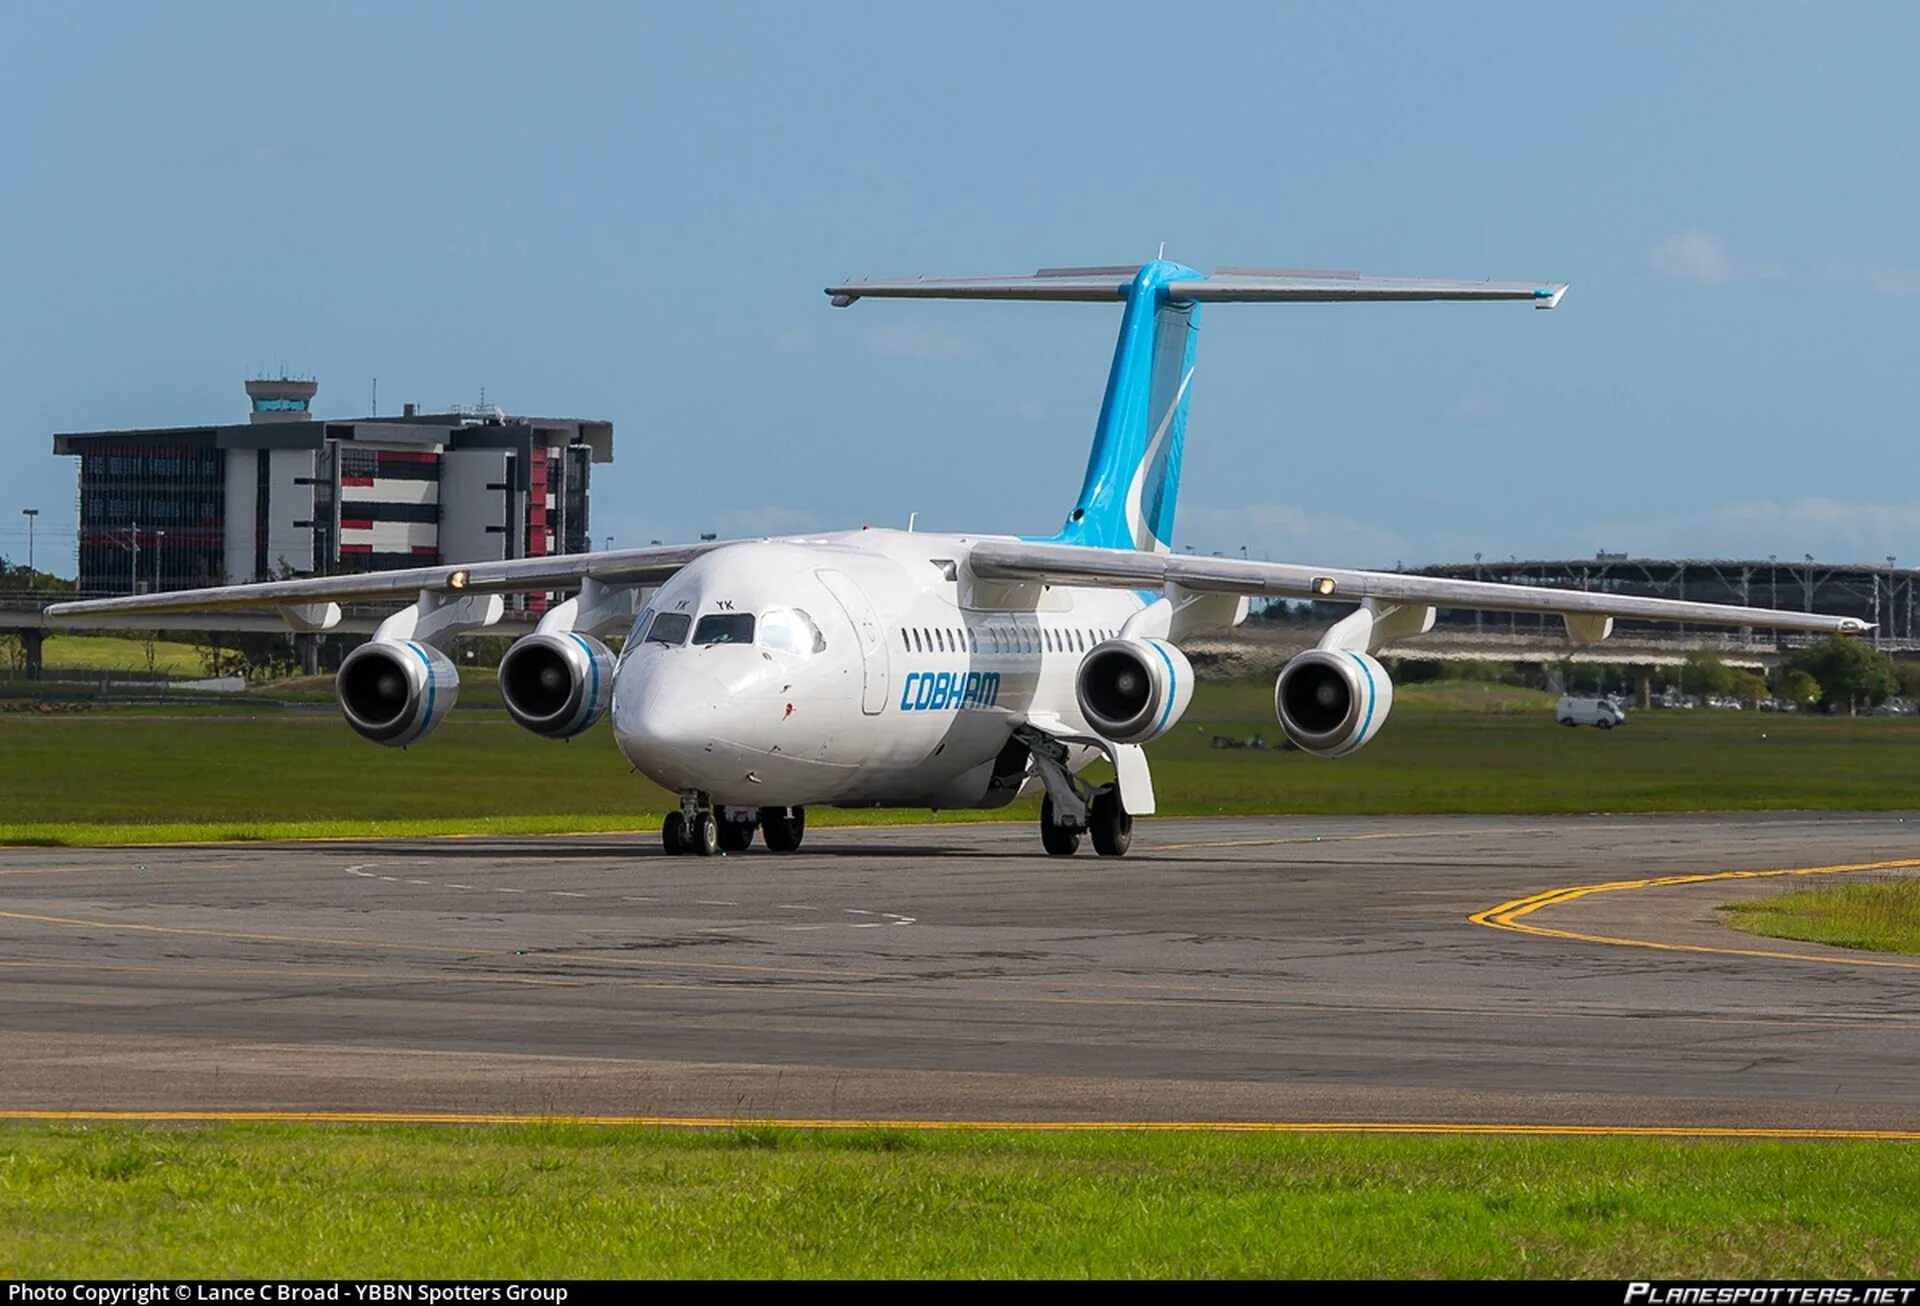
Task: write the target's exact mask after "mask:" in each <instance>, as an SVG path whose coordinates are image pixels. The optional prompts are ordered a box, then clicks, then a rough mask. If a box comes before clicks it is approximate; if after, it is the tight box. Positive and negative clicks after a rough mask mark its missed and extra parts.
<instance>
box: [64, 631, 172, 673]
mask: <svg viewBox="0 0 1920 1306" xmlns="http://www.w3.org/2000/svg"><path fill="white" fill-rule="evenodd" d="M153 654H154V661H153V669H154V670H155V671H159V672H164V673H165V674H167V675H172V676H189V677H199V676H203V675H205V674H206V672H205V670H204V669H203V667H202V666H201V662H200V654H199V651H198V650H196V649H195V648H194V647H193V645H191V644H177V643H173V642H172V641H169V640H155V641H154V645H153ZM41 659H42V661H43V663H44V664H45V666H46V668H47V670H48V672H49V673H51V674H54V675H58V674H59V673H60V672H62V671H145V670H147V649H146V645H145V644H143V643H141V642H140V641H139V640H135V639H121V638H119V637H117V636H113V635H49V636H47V642H46V645H45V647H44V648H43V650H42V652H41Z"/></svg>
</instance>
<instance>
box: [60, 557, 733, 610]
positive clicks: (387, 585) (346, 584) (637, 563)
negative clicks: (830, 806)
mask: <svg viewBox="0 0 1920 1306" xmlns="http://www.w3.org/2000/svg"><path fill="white" fill-rule="evenodd" d="M721 543H722V542H721V541H702V542H701V543H699V544H678V545H671V546H667V547H663V548H650V549H612V550H608V551H606V552H602V553H565V554H557V555H554V556H552V557H545V558H510V559H507V560H506V561H503V562H474V563H466V564H459V563H451V564H443V565H441V566H437V567H409V568H407V569H406V570H404V571H372V572H363V573H359V574H356V575H351V576H312V577H308V578H305V579H302V580H268V581H260V582H258V583H255V584H251V585H222V586H218V587H216V588H213V589H198V590H171V591H168V592H167V593H164V594H138V595H131V596H129V597H126V598H118V599H87V600H84V601H82V602H78V603H55V604H53V605H51V606H50V607H48V609H47V616H48V617H49V618H51V619H54V620H58V621H61V622H63V623H65V624H72V623H73V622H74V621H75V620H76V619H78V618H84V617H90V616H105V615H117V614H143V613H146V614H152V615H155V616H162V615H169V614H175V613H198V612H225V611H231V610H233V609H236V608H273V607H280V608H298V607H304V606H307V605H310V604H325V603H350V602H379V601H381V600H390V599H408V598H414V597H417V596H418V595H419V594H421V593H422V592H427V593H441V594H498V593H512V592H531V591H536V590H562V589H576V588H578V587H579V585H580V584H581V582H582V581H584V580H588V579H592V580H596V581H599V582H601V583H603V584H606V585H651V584H659V583H660V582H662V581H664V580H666V579H667V578H668V577H670V576H672V575H673V574H674V573H675V572H676V571H678V570H680V568H682V567H684V566H686V565H687V563H689V562H691V561H693V559H695V558H697V557H699V556H700V555H701V554H702V553H705V552H707V551H708V550H709V549H717V548H719V547H720V545H721Z"/></svg>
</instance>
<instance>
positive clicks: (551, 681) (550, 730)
mask: <svg viewBox="0 0 1920 1306" xmlns="http://www.w3.org/2000/svg"><path fill="white" fill-rule="evenodd" d="M613 662H614V658H613V653H612V651H611V650H610V649H608V648H607V646H606V645H605V644H602V643H601V642H600V641H599V640H597V639H595V638H594V637H593V636H591V635H576V634H574V633H572V632H571V631H568V632H564V633H563V632H557V631H549V632H546V633H544V634H542V633H536V634H532V635H528V636H527V637H526V638H525V639H521V640H516V641H515V642H514V645H513V647H512V648H510V649H508V650H507V655H506V656H505V657H503V658H501V659H500V697H501V698H502V699H504V700H505V701H506V704H507V713H508V715H510V716H511V717H512V718H513V719H514V720H515V721H517V722H519V723H520V724H521V725H523V726H525V727H526V728H527V729H529V730H531V731H533V733H534V734H536V735H545V736H546V737H547V738H549V739H571V738H573V737H574V736H575V735H577V734H579V733H580V732H581V731H583V730H586V729H589V728H590V727H591V726H592V725H593V723H594V722H596V721H598V720H599V719H600V717H601V714H602V713H604V712H605V711H606V710H607V705H608V704H609V703H611V702H612V701H613Z"/></svg>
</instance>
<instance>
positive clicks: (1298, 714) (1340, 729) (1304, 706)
mask: <svg viewBox="0 0 1920 1306" xmlns="http://www.w3.org/2000/svg"><path fill="white" fill-rule="evenodd" d="M1273 706H1274V711H1275V712H1276V713H1277V714H1278V715H1279V717H1280V728H1281V729H1282V730H1284V731H1286V733H1287V738H1288V739H1291V740H1292V741H1293V743H1294V746H1295V747H1296V748H1299V749H1301V750H1302V751H1304V752H1308V753H1313V754H1315V755H1316V756H1319V757H1341V756H1343V755H1345V754H1347V753H1351V752H1352V751H1353V750H1354V749H1356V748H1359V747H1360V746H1361V745H1362V744H1364V743H1366V742H1367V741H1368V740H1369V739H1372V738H1373V737H1374V736H1375V735H1377V734H1379V733H1380V727H1381V726H1382V725H1383V724H1385V722H1386V719H1387V712H1388V711H1389V709H1391V708H1392V707H1393V678H1392V677H1391V676H1389V675H1387V669H1386V668H1385V667H1383V666H1381V665H1380V663H1379V662H1378V661H1376V660H1375V659H1374V657H1373V655H1372V654H1369V653H1357V652H1354V651H1353V650H1351V649H1330V648H1315V649H1308V650H1307V651H1306V652H1305V653H1302V654H1300V655H1299V656H1298V657H1296V658H1294V659H1293V661H1291V662H1289V663H1287V665H1286V666H1284V667H1282V668H1281V669H1280V679H1279V680H1277V681H1275V682H1274V686H1273Z"/></svg>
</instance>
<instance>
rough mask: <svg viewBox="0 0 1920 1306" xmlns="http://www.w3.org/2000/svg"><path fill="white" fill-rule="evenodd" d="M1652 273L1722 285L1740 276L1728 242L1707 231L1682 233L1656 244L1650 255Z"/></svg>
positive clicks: (1678, 279)
mask: <svg viewBox="0 0 1920 1306" xmlns="http://www.w3.org/2000/svg"><path fill="white" fill-rule="evenodd" d="M1649 261H1650V262H1651V263H1652V264H1653V270H1654V271H1655V272H1658V273H1659V274H1660V275H1661V276H1663V277H1671V278H1673V279H1674V280H1676V281H1694V282H1699V283H1701V284H1703V285H1720V284H1723V283H1725V282H1728V281H1732V280H1733V279H1734V278H1735V277H1736V276H1737V275H1739V273H1738V269H1737V268H1736V267H1735V265H1734V261H1733V257H1732V255H1730V254H1729V253H1728V252H1727V243H1726V241H1724V240H1722V239H1721V238H1720V237H1719V236H1716V235H1713V234H1712V233H1711V232H1705V231H1683V232H1680V233H1679V234H1678V235H1674V236H1668V237H1666V238H1665V239H1663V240H1661V241H1660V242H1659V243H1657V244H1656V245H1654V247H1653V252H1652V254H1651V255H1650V256H1649Z"/></svg>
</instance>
